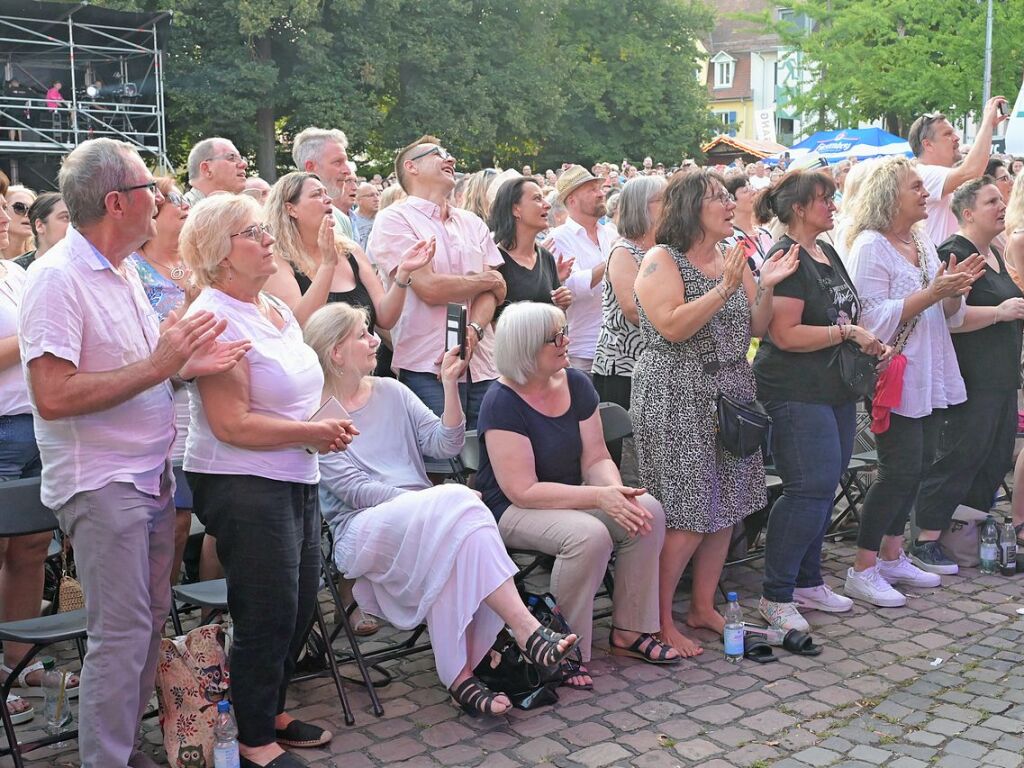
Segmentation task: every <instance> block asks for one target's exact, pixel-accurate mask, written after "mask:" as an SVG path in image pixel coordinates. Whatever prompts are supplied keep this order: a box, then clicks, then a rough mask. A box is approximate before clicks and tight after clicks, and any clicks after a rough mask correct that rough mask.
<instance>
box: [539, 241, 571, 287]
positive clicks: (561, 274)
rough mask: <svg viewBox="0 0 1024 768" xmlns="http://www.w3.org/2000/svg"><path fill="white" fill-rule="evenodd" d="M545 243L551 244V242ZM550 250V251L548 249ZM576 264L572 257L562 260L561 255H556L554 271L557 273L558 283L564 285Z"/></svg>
mask: <svg viewBox="0 0 1024 768" xmlns="http://www.w3.org/2000/svg"><path fill="white" fill-rule="evenodd" d="M545 242H553V241H551V240H548V241H545ZM548 250H550V249H548ZM575 263H576V259H575V258H574V257H572V256H570V257H569V258H567V259H566V258H563V257H562V254H558V261H556V262H555V269H556V270H557V272H558V282H560V283H564V282H565V281H566V280H568V279H569V275H570V274H572V265H573V264H575Z"/></svg>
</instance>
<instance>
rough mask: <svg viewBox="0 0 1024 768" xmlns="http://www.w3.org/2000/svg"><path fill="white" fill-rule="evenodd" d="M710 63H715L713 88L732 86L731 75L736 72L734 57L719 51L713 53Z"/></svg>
mask: <svg viewBox="0 0 1024 768" xmlns="http://www.w3.org/2000/svg"><path fill="white" fill-rule="evenodd" d="M711 63H712V64H714V65H715V70H714V72H715V88H732V81H733V77H734V75H735V74H736V59H734V58H733V57H732V56H730V55H729V54H728V53H726V52H725V51H721V52H719V53H717V54H715V57H714V58H713V59H711Z"/></svg>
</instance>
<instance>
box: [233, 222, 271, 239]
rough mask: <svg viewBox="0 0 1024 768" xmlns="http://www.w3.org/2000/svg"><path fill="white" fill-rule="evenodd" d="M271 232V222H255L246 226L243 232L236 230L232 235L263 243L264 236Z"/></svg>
mask: <svg viewBox="0 0 1024 768" xmlns="http://www.w3.org/2000/svg"><path fill="white" fill-rule="evenodd" d="M269 234H270V225H269V224H253V225H252V226H251V227H246V228H245V229H243V230H242V231H241V232H235V234H233V235H231V237H246V238H248V239H249V240H252V241H253V242H254V243H262V242H263V236H264V235H269Z"/></svg>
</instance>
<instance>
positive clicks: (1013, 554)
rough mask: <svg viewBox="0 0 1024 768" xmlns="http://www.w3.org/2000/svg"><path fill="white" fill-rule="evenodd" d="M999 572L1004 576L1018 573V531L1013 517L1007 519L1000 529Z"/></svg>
mask: <svg viewBox="0 0 1024 768" xmlns="http://www.w3.org/2000/svg"><path fill="white" fill-rule="evenodd" d="M999 572H1000V573H1001V574H1002V575H1003V576H1013V575H1014V574H1015V573H1017V531H1015V530H1014V528H1013V518H1012V517H1007V518H1005V519H1004V520H1003V524H1002V525H1001V526H1000V527H999Z"/></svg>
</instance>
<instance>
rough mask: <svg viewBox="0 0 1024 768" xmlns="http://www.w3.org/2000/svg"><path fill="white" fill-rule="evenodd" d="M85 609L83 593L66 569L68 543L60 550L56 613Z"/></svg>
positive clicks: (76, 580)
mask: <svg viewBox="0 0 1024 768" xmlns="http://www.w3.org/2000/svg"><path fill="white" fill-rule="evenodd" d="M82 608H85V591H84V590H83V589H82V585H81V583H80V582H79V581H78V579H76V578H75V577H74V576H72V575H71V569H70V568H68V543H67V542H66V541H65V542H64V546H63V547H61V550H60V583H59V584H58V585H57V613H67V612H68V611H77V610H80V609H82Z"/></svg>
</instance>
